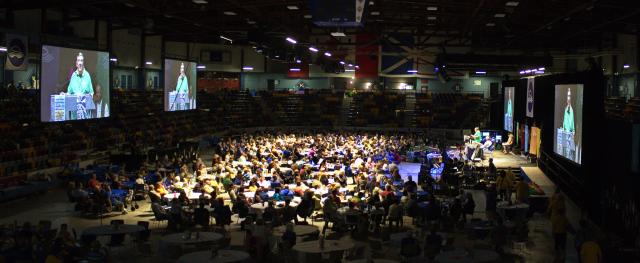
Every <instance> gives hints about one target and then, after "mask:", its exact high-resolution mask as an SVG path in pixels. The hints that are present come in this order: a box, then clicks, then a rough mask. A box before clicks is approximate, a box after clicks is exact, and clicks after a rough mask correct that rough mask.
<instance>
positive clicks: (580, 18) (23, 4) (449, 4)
mask: <svg viewBox="0 0 640 263" xmlns="http://www.w3.org/2000/svg"><path fill="white" fill-rule="evenodd" d="M2 2H3V3H2V4H0V5H1V6H0V7H1V8H3V10H5V11H6V10H21V9H48V10H58V11H61V12H62V13H63V14H64V19H65V20H66V21H77V20H86V19H100V20H106V21H110V22H111V24H112V28H131V27H133V28H141V29H142V30H143V32H145V33H146V34H149V35H154V34H161V35H163V36H164V37H165V39H167V40H180V41H199V42H219V41H220V38H219V36H220V35H225V36H227V37H229V38H231V39H233V40H234V41H235V42H236V43H243V42H244V43H247V42H249V40H251V41H257V42H269V41H272V39H276V38H280V39H282V37H283V36H293V37H295V38H296V39H298V40H299V41H303V42H304V41H313V40H312V39H316V40H315V41H316V42H317V41H318V40H317V39H318V37H326V39H330V41H331V42H332V43H333V44H337V45H354V44H355V43H353V42H348V41H344V39H341V38H340V37H332V36H330V32H333V31H337V30H338V29H336V28H319V27H317V26H315V25H314V24H313V23H312V18H310V17H309V15H310V14H311V10H310V1H309V0H116V1H106V0H84V1H76V0H51V1H25V0H5V1H2ZM366 6H367V7H366V9H365V14H364V16H363V19H364V26H363V27H361V28H356V29H345V28H342V29H340V31H343V32H344V33H346V34H347V36H349V35H354V34H356V33H372V34H374V35H376V36H379V37H383V36H384V35H386V34H393V33H398V32H402V33H409V34H413V35H417V36H423V37H437V39H439V40H438V41H437V42H435V43H433V42H430V43H429V44H425V45H436V46H444V47H450V46H463V47H469V48H485V49H486V48H490V49H516V50H518V49H519V50H545V49H568V48H582V47H587V48H594V47H595V48H599V47H602V46H603V45H604V46H606V45H608V44H609V43H610V42H611V41H615V40H614V39H615V38H614V34H613V33H615V32H623V33H631V34H638V29H639V27H640V1H623V0H596V1H584V0H538V1H532V0H427V1H423V0H367V4H366Z"/></svg>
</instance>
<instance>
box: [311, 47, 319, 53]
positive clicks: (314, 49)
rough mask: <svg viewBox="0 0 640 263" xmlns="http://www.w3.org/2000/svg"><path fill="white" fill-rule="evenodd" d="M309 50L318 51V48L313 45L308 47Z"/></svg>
mask: <svg viewBox="0 0 640 263" xmlns="http://www.w3.org/2000/svg"><path fill="white" fill-rule="evenodd" d="M309 50H311V52H314V53H315V52H318V49H317V48H315V47H309Z"/></svg>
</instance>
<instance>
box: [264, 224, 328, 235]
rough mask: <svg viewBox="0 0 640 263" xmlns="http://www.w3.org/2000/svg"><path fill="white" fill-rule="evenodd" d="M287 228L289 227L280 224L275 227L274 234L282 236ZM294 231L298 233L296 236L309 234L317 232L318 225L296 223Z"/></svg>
mask: <svg viewBox="0 0 640 263" xmlns="http://www.w3.org/2000/svg"><path fill="white" fill-rule="evenodd" d="M286 229H287V227H286V226H279V227H276V228H273V235H274V236H277V237H280V236H282V234H284V232H285V230H286ZM293 232H295V233H296V236H308V235H311V234H313V233H317V232H318V227H317V226H314V225H294V226H293Z"/></svg>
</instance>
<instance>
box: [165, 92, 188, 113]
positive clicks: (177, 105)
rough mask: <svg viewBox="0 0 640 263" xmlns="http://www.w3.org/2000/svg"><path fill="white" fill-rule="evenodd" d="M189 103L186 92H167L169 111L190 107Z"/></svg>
mask: <svg viewBox="0 0 640 263" xmlns="http://www.w3.org/2000/svg"><path fill="white" fill-rule="evenodd" d="M189 104H190V103H189V100H188V99H187V93H185V92H175V91H171V92H169V111H176V110H188V109H191V108H190V107H189Z"/></svg>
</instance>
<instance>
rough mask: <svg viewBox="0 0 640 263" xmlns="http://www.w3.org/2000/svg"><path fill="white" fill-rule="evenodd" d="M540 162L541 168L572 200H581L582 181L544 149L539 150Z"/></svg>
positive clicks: (582, 192) (582, 191)
mask: <svg viewBox="0 0 640 263" xmlns="http://www.w3.org/2000/svg"><path fill="white" fill-rule="evenodd" d="M540 162H541V163H542V164H543V167H541V168H542V169H543V170H547V171H548V172H550V173H547V176H549V177H552V178H553V179H555V180H554V181H557V182H559V183H560V185H561V186H562V190H563V191H564V192H566V193H567V194H569V195H570V197H571V199H572V200H573V201H574V202H576V203H577V202H581V200H583V198H582V196H583V194H584V182H583V181H582V180H580V179H578V178H577V177H575V176H573V174H572V173H571V172H569V171H568V170H567V169H566V168H565V167H564V166H562V165H561V164H560V163H558V161H556V160H554V159H553V158H551V156H550V155H549V154H548V153H547V152H546V151H544V150H541V151H540Z"/></svg>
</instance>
